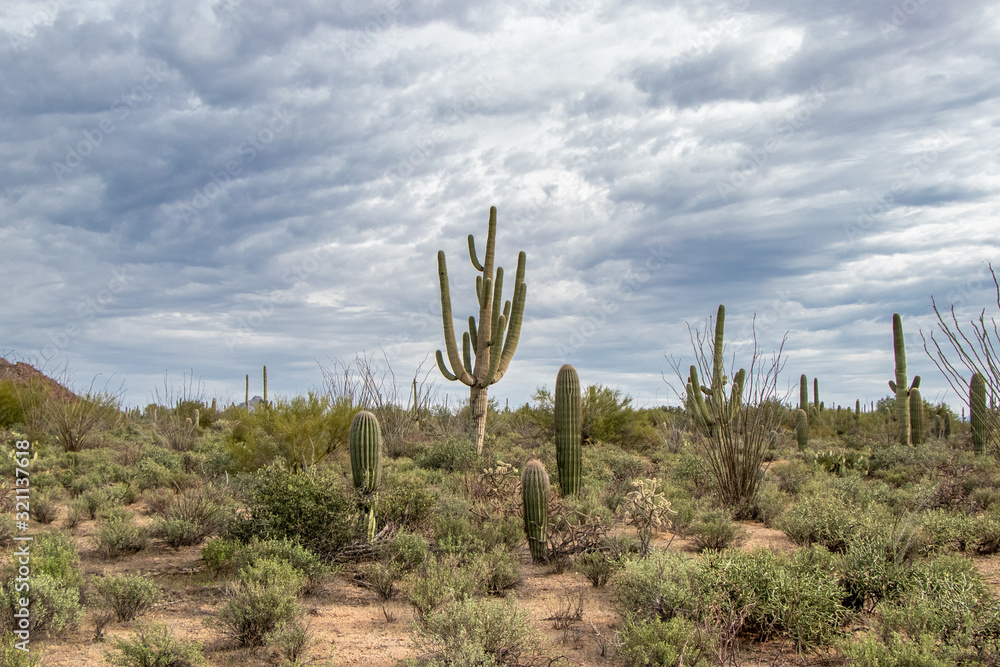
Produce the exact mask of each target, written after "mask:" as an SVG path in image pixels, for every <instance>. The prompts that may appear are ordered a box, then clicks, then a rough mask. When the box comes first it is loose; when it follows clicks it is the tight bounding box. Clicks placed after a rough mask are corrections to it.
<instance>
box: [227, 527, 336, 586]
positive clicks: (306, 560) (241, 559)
mask: <svg viewBox="0 0 1000 667" xmlns="http://www.w3.org/2000/svg"><path fill="white" fill-rule="evenodd" d="M261 561H275V562H279V563H287V564H288V565H291V566H292V568H293V569H294V570H295V571H296V572H298V573H299V574H300V575H302V577H303V581H302V587H301V588H300V589H299V591H298V592H299V593H302V594H310V593H314V592H315V591H316V590H317V589H318V588H319V587H320V586H321V585H323V583H324V582H325V581H326V580H327V579H328V578H329V576H330V575H331V574H332V573H333V572H334V569H333V568H332V567H331V566H330V565H327V564H326V563H324V562H323V561H322V560H321V559H320V557H319V556H317V555H316V554H314V553H313V552H311V551H309V549H307V548H305V547H304V546H302V545H301V544H299V543H298V542H296V541H294V540H290V539H288V538H282V539H280V540H254V541H252V542H251V543H249V544H244V545H240V546H239V547H238V548H237V549H236V550H235V552H234V553H233V556H232V562H233V567H234V568H235V569H236V570H243V569H246V568H248V567H251V566H253V565H256V564H258V563H260V562H261Z"/></svg>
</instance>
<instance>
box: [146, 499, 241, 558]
mask: <svg viewBox="0 0 1000 667" xmlns="http://www.w3.org/2000/svg"><path fill="white" fill-rule="evenodd" d="M232 514H233V504H232V502H231V501H230V499H229V498H228V496H226V494H225V493H223V492H222V491H221V490H219V489H217V488H215V487H212V486H203V487H200V488H193V489H187V490H186V491H183V492H181V493H179V494H177V495H175V496H174V497H173V498H172V499H171V501H170V503H169V504H168V505H167V506H166V507H165V508H164V509H163V511H162V514H161V516H160V520H159V522H158V523H157V525H156V527H155V528H154V534H155V535H157V536H159V537H162V538H163V539H164V540H165V541H166V543H167V544H168V545H170V546H171V547H173V548H174V549H177V548H179V547H182V546H191V545H194V544H200V543H201V542H202V541H203V540H204V539H205V538H206V537H208V536H209V535H212V534H214V533H216V532H218V531H219V530H220V529H222V527H223V526H224V525H225V524H226V521H227V520H228V517H229V516H231V515H232Z"/></svg>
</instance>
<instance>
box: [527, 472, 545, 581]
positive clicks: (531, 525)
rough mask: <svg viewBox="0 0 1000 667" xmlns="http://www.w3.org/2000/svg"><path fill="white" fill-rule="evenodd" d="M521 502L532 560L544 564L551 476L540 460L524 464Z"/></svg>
mask: <svg viewBox="0 0 1000 667" xmlns="http://www.w3.org/2000/svg"><path fill="white" fill-rule="evenodd" d="M521 500H522V502H523V504H524V534H525V536H526V537H527V538H528V549H529V550H530V551H531V560H532V562H535V563H544V562H545V560H546V557H547V539H548V536H547V534H546V533H547V531H548V525H549V518H548V512H549V509H548V508H549V474H548V473H547V472H545V465H543V464H542V462H541V461H539V460H538V459H532V460H530V461H528V462H527V463H526V464H524V471H523V472H522V473H521Z"/></svg>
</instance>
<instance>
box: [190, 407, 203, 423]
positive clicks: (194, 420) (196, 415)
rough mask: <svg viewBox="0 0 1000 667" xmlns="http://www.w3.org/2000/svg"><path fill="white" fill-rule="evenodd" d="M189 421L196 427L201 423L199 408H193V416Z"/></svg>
mask: <svg viewBox="0 0 1000 667" xmlns="http://www.w3.org/2000/svg"><path fill="white" fill-rule="evenodd" d="M191 423H193V424H194V427H195V428H198V426H199V425H201V410H199V409H198V408H195V409H194V416H193V417H192V418H191Z"/></svg>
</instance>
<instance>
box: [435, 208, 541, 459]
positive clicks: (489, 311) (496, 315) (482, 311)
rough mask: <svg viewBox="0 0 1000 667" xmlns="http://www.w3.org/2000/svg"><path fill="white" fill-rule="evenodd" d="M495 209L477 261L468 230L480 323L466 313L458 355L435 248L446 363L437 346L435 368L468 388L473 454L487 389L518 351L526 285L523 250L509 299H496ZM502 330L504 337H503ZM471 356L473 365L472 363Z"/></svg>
mask: <svg viewBox="0 0 1000 667" xmlns="http://www.w3.org/2000/svg"><path fill="white" fill-rule="evenodd" d="M496 232H497V209H496V206H491V207H490V222H489V230H488V232H487V235H486V254H485V255H484V256H483V261H482V262H480V261H479V258H478V257H477V256H476V244H475V239H474V237H473V236H472V234H469V257H470V259H471V260H472V266H473V267H475V269H476V270H477V271H479V272H480V273H481V274H482V275H480V276H476V296H477V297H478V300H479V321H478V323H477V322H476V318H475V317H474V316H471V315H470V316H469V331H468V332H466V333H463V334H462V354H461V356H460V355H459V353H458V344H457V343H456V339H455V326H454V322H453V320H452V315H451V292H450V291H449V289H448V267H447V266H446V264H445V256H444V251H443V250H439V251H438V255H437V258H438V280H439V282H440V286H441V319H442V321H443V323H444V342H445V348H446V350H447V353H448V361H449V362H450V364H451V369H450V370H449V369H448V367H447V366H445V363H444V357H443V356H442V354H441V350H438V351H437V363H438V368H439V369H440V370H441V374H442V375H444V377H445V378H446V379H447V380H449V381H455V380H458V381H459V382H461V383H462V384H465V385H467V386H468V387H469V388H470V396H469V401H470V405H471V406H472V427H473V435H474V437H475V445H476V453H479V454H481V453H482V451H483V439H484V438H485V435H486V414H487V411H488V407H489V399H488V398H487V394H486V392H487V388H488V387H489V386H490V385H491V384H494V383H496V382H499V381H500V379H501V378H502V377H503V376H504V373H506V372H507V367H508V366H509V365H510V360H511V358H512V357H513V356H514V351H515V350H516V349H517V341H518V339H519V338H520V336H521V321H522V318H523V316H524V300H525V295H526V294H527V291H528V288H527V286H526V285H525V284H524V263H525V254H524V251H521V252H520V253H519V254H518V256H517V273H516V274H515V278H514V300H513V302H511V301H507V302H506V303H505V304H504V305H503V311H502V313H501V308H500V301H501V292H502V289H503V268H501V267H497V268H496V271H495V273H494V269H493V256H494V248H495V246H496ZM505 334H506V336H505ZM472 355H474V356H475V366H473V363H472Z"/></svg>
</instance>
